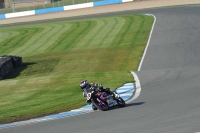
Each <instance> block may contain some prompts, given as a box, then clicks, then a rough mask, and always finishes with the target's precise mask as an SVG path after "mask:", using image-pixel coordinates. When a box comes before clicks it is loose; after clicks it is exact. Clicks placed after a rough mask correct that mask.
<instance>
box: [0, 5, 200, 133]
mask: <svg viewBox="0 0 200 133" xmlns="http://www.w3.org/2000/svg"><path fill="white" fill-rule="evenodd" d="M134 13H142V14H144V13H145V14H146V13H148V14H153V15H155V17H156V23H155V27H154V30H153V34H152V36H151V40H150V43H149V47H148V50H147V53H146V55H145V58H144V61H143V63H142V66H141V69H140V71H139V72H136V73H137V75H138V77H139V79H140V82H141V87H142V91H141V94H140V96H139V97H138V98H137V99H136V100H135V101H133V102H132V103H129V104H128V106H127V107H126V108H121V109H113V110H110V111H106V112H102V111H96V112H93V113H88V114H84V115H79V116H73V117H68V118H63V119H58V120H54V121H47V122H40V123H35V124H29V125H23V126H19V127H13V128H7V129H2V130H0V133H36V132H37V133H95V132H96V133H195V132H200V127H199V125H200V98H199V95H200V82H199V79H200V71H199V70H200V68H199V66H200V52H199V51H200V45H199V42H200V37H199V35H200V24H199V22H200V17H199V16H200V8H199V7H198V6H181V7H166V8H160V9H146V10H140V11H126V12H119V13H115V15H118V14H134ZM110 15H113V14H111V13H110Z"/></svg>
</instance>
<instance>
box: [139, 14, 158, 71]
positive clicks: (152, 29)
mask: <svg viewBox="0 0 200 133" xmlns="http://www.w3.org/2000/svg"><path fill="white" fill-rule="evenodd" d="M145 15H148V16H153V17H154V22H153V26H152V28H151V32H150V35H149V39H148V42H147V46H146V48H145V50H144V53H143V55H142V59H141V61H140V65H139V67H138V71H140V69H141V66H142V63H143V61H144V57H145V55H146V52H147V48H148V46H149V42H150V40H151V35H152V33H153V29H154V25H155V23H156V17H155V16H154V15H153V14H145Z"/></svg>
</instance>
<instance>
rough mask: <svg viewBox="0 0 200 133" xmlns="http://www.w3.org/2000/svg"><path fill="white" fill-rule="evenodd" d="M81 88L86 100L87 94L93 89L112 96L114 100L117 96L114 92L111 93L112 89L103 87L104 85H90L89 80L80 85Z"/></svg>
mask: <svg viewBox="0 0 200 133" xmlns="http://www.w3.org/2000/svg"><path fill="white" fill-rule="evenodd" d="M80 87H81V89H82V91H83V96H84V97H85V98H86V97H87V93H88V92H89V91H90V90H92V89H95V90H97V91H100V92H106V93H108V94H109V95H112V96H113V98H115V94H114V93H113V92H112V91H110V88H107V87H104V86H102V84H96V83H89V82H88V81H87V80H83V81H81V83H80Z"/></svg>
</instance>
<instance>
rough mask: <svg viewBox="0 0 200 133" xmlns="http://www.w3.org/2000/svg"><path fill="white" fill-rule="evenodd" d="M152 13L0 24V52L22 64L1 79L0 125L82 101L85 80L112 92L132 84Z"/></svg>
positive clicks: (150, 24) (60, 109) (75, 104)
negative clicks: (21, 24) (25, 23)
mask: <svg viewBox="0 0 200 133" xmlns="http://www.w3.org/2000/svg"><path fill="white" fill-rule="evenodd" d="M152 23H153V17H150V16H145V15H127V16H116V17H105V18H98V19H88V20H81V21H62V22H53V23H41V24H36V25H24V26H16V27H10V28H1V29H0V33H1V34H2V36H1V37H0V47H1V49H0V53H1V55H18V56H22V57H23V66H22V67H20V68H17V69H15V70H14V71H13V72H12V73H10V74H8V75H7V76H6V77H5V78H6V79H5V80H2V81H0V86H1V88H0V92H1V93H0V97H1V99H0V106H1V108H0V123H7V122H12V121H17V120H24V119H29V118H34V117H39V116H43V115H47V114H53V113H58V112H62V111H68V110H71V109H75V108H79V107H81V106H84V105H86V103H85V100H84V98H83V96H82V92H81V89H80V88H79V83H80V81H81V80H83V79H88V80H89V81H90V82H97V83H102V84H103V85H105V86H107V87H110V88H111V89H112V90H114V89H115V88H117V87H120V86H122V85H123V84H124V83H127V82H134V79H133V77H132V75H131V74H130V71H135V70H137V67H138V65H139V62H140V58H141V56H142V54H143V51H144V48H145V46H146V43H147V40H148V37H149V33H150V30H151V27H152Z"/></svg>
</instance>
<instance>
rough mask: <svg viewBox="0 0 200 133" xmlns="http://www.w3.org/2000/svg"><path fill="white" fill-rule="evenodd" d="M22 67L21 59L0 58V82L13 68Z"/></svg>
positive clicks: (12, 57)
mask: <svg viewBox="0 0 200 133" xmlns="http://www.w3.org/2000/svg"><path fill="white" fill-rule="evenodd" d="M20 66H22V57H19V56H0V80H1V79H3V77H4V76H5V75H6V74H8V73H10V72H11V71H12V70H13V69H14V68H17V67H20Z"/></svg>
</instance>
